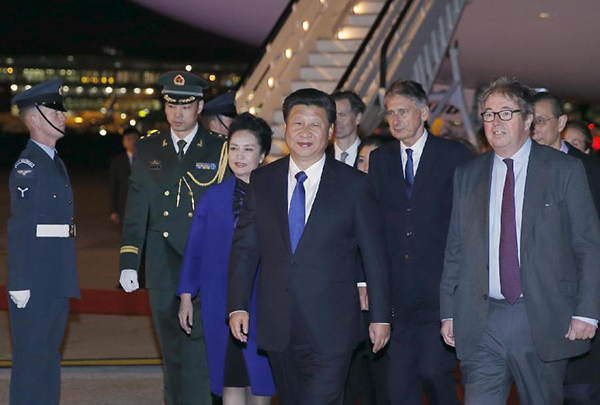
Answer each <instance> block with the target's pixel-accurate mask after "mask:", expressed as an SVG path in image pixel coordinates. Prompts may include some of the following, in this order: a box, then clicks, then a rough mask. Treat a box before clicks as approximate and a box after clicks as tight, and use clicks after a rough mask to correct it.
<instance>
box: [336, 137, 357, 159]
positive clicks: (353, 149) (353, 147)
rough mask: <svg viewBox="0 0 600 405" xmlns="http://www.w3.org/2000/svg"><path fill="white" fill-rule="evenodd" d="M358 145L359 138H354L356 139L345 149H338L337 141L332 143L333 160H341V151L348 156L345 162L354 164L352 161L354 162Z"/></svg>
mask: <svg viewBox="0 0 600 405" xmlns="http://www.w3.org/2000/svg"><path fill="white" fill-rule="evenodd" d="M359 146H360V138H358V137H357V138H356V141H354V143H353V144H352V145H350V147H349V148H348V149H346V150H342V149H340V147H339V146H338V144H337V143H335V142H334V143H333V151H334V153H335V160H337V161H340V162H341V161H342V152H346V153H347V154H348V156H347V157H346V161H345V162H344V163H346V164H347V165H348V166H354V162H356V158H357V156H358V147H359Z"/></svg>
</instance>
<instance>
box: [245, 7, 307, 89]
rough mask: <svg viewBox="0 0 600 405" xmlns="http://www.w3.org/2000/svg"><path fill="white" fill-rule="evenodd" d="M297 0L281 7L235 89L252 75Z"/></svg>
mask: <svg viewBox="0 0 600 405" xmlns="http://www.w3.org/2000/svg"><path fill="white" fill-rule="evenodd" d="M298 1H300V0H290V1H289V2H288V4H287V6H285V8H284V9H283V11H282V12H281V14H280V15H279V18H278V19H277V21H276V22H275V25H274V26H273V28H271V31H269V34H268V35H267V37H266V38H265V39H264V40H263V42H262V44H261V45H260V48H258V49H260V55H258V57H257V58H256V59H255V61H254V63H253V64H251V65H250V66H249V67H248V69H246V71H245V72H244V74H243V75H242V78H241V80H240V81H239V82H238V84H237V86H236V88H235V91H238V90H239V89H240V87H241V86H242V85H243V84H244V83H245V82H246V79H248V78H249V77H250V76H251V75H252V73H254V70H255V69H256V68H257V67H258V65H259V64H260V61H261V60H262V58H263V56H265V53H267V46H268V45H269V44H270V43H271V42H273V39H275V37H276V36H277V34H279V31H281V28H282V27H283V25H284V24H285V22H286V21H287V19H288V17H289V16H290V15H291V14H292V10H293V8H294V4H295V3H298Z"/></svg>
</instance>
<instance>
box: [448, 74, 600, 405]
mask: <svg viewBox="0 0 600 405" xmlns="http://www.w3.org/2000/svg"><path fill="white" fill-rule="evenodd" d="M479 107H480V110H481V111H482V117H483V120H484V129H485V134H486V138H487V139H488V142H489V143H490V145H491V146H492V148H493V150H492V151H490V152H488V153H486V154H484V155H482V156H480V157H478V158H477V159H475V160H474V161H472V162H470V163H468V164H467V165H464V166H462V167H460V168H458V169H457V170H456V175H455V179H454V202H453V207H452V219H451V222H450V229H449V232H448V242H447V246H446V255H445V262H444V272H443V275H442V282H441V293H440V299H441V318H442V327H441V333H442V336H443V337H444V340H445V341H446V343H448V344H449V345H451V346H456V351H457V355H458V357H459V358H460V359H461V370H462V375H463V379H464V383H465V389H466V403H467V404H490V405H495V404H506V400H507V397H508V394H509V392H510V388H511V385H512V383H513V382H515V383H516V385H517V391H518V392H519V397H520V402H521V403H531V404H545V405H559V404H562V402H563V381H564V378H565V373H566V367H567V359H568V358H570V357H574V356H577V355H580V354H582V353H585V352H586V351H587V350H589V347H590V341H589V339H591V338H592V337H594V335H595V333H596V329H597V319H598V318H599V317H600V295H598V289H599V288H600V272H598V263H599V262H600V222H599V220H598V214H597V213H596V209H595V207H594V202H593V199H592V196H591V193H590V189H589V186H588V184H587V179H586V175H585V171H584V168H583V164H582V163H581V161H580V160H578V159H573V158H572V157H569V156H567V155H566V154H564V153H560V152H558V151H556V150H554V149H552V148H548V147H545V146H540V145H538V144H537V143H535V142H532V140H531V139H530V137H529V133H530V127H531V123H532V121H533V105H532V95H531V90H529V89H528V88H526V87H524V86H522V85H520V84H519V83H518V82H516V81H515V80H514V79H508V78H505V77H502V78H499V79H497V80H495V81H494V82H492V83H491V84H490V86H488V88H486V89H485V90H484V91H483V92H482V94H481V96H480V102H479Z"/></svg>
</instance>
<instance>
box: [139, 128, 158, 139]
mask: <svg viewBox="0 0 600 405" xmlns="http://www.w3.org/2000/svg"><path fill="white" fill-rule="evenodd" d="M158 134H160V131H159V130H158V129H152V130H150V131H148V133H146V135H145V136H141V137H140V141H146V140H147V139H150V138H155V137H156V136H157V135H158Z"/></svg>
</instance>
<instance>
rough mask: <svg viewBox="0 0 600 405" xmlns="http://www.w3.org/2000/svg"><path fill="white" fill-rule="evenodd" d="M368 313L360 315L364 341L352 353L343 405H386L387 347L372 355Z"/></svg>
mask: <svg viewBox="0 0 600 405" xmlns="http://www.w3.org/2000/svg"><path fill="white" fill-rule="evenodd" d="M370 319H371V318H370V316H369V312H363V313H362V321H363V333H364V336H365V340H363V341H362V342H360V343H359V345H358V347H357V348H356V349H355V350H354V352H352V359H351V361H350V371H349V372H348V378H347V379H346V386H345V388H344V405H356V404H357V403H358V399H359V397H360V405H387V404H388V401H387V386H386V382H387V364H388V358H387V346H386V347H385V348H383V349H382V350H380V351H379V352H377V353H373V344H372V343H371V339H370V338H369V323H370V322H371V320H370Z"/></svg>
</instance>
